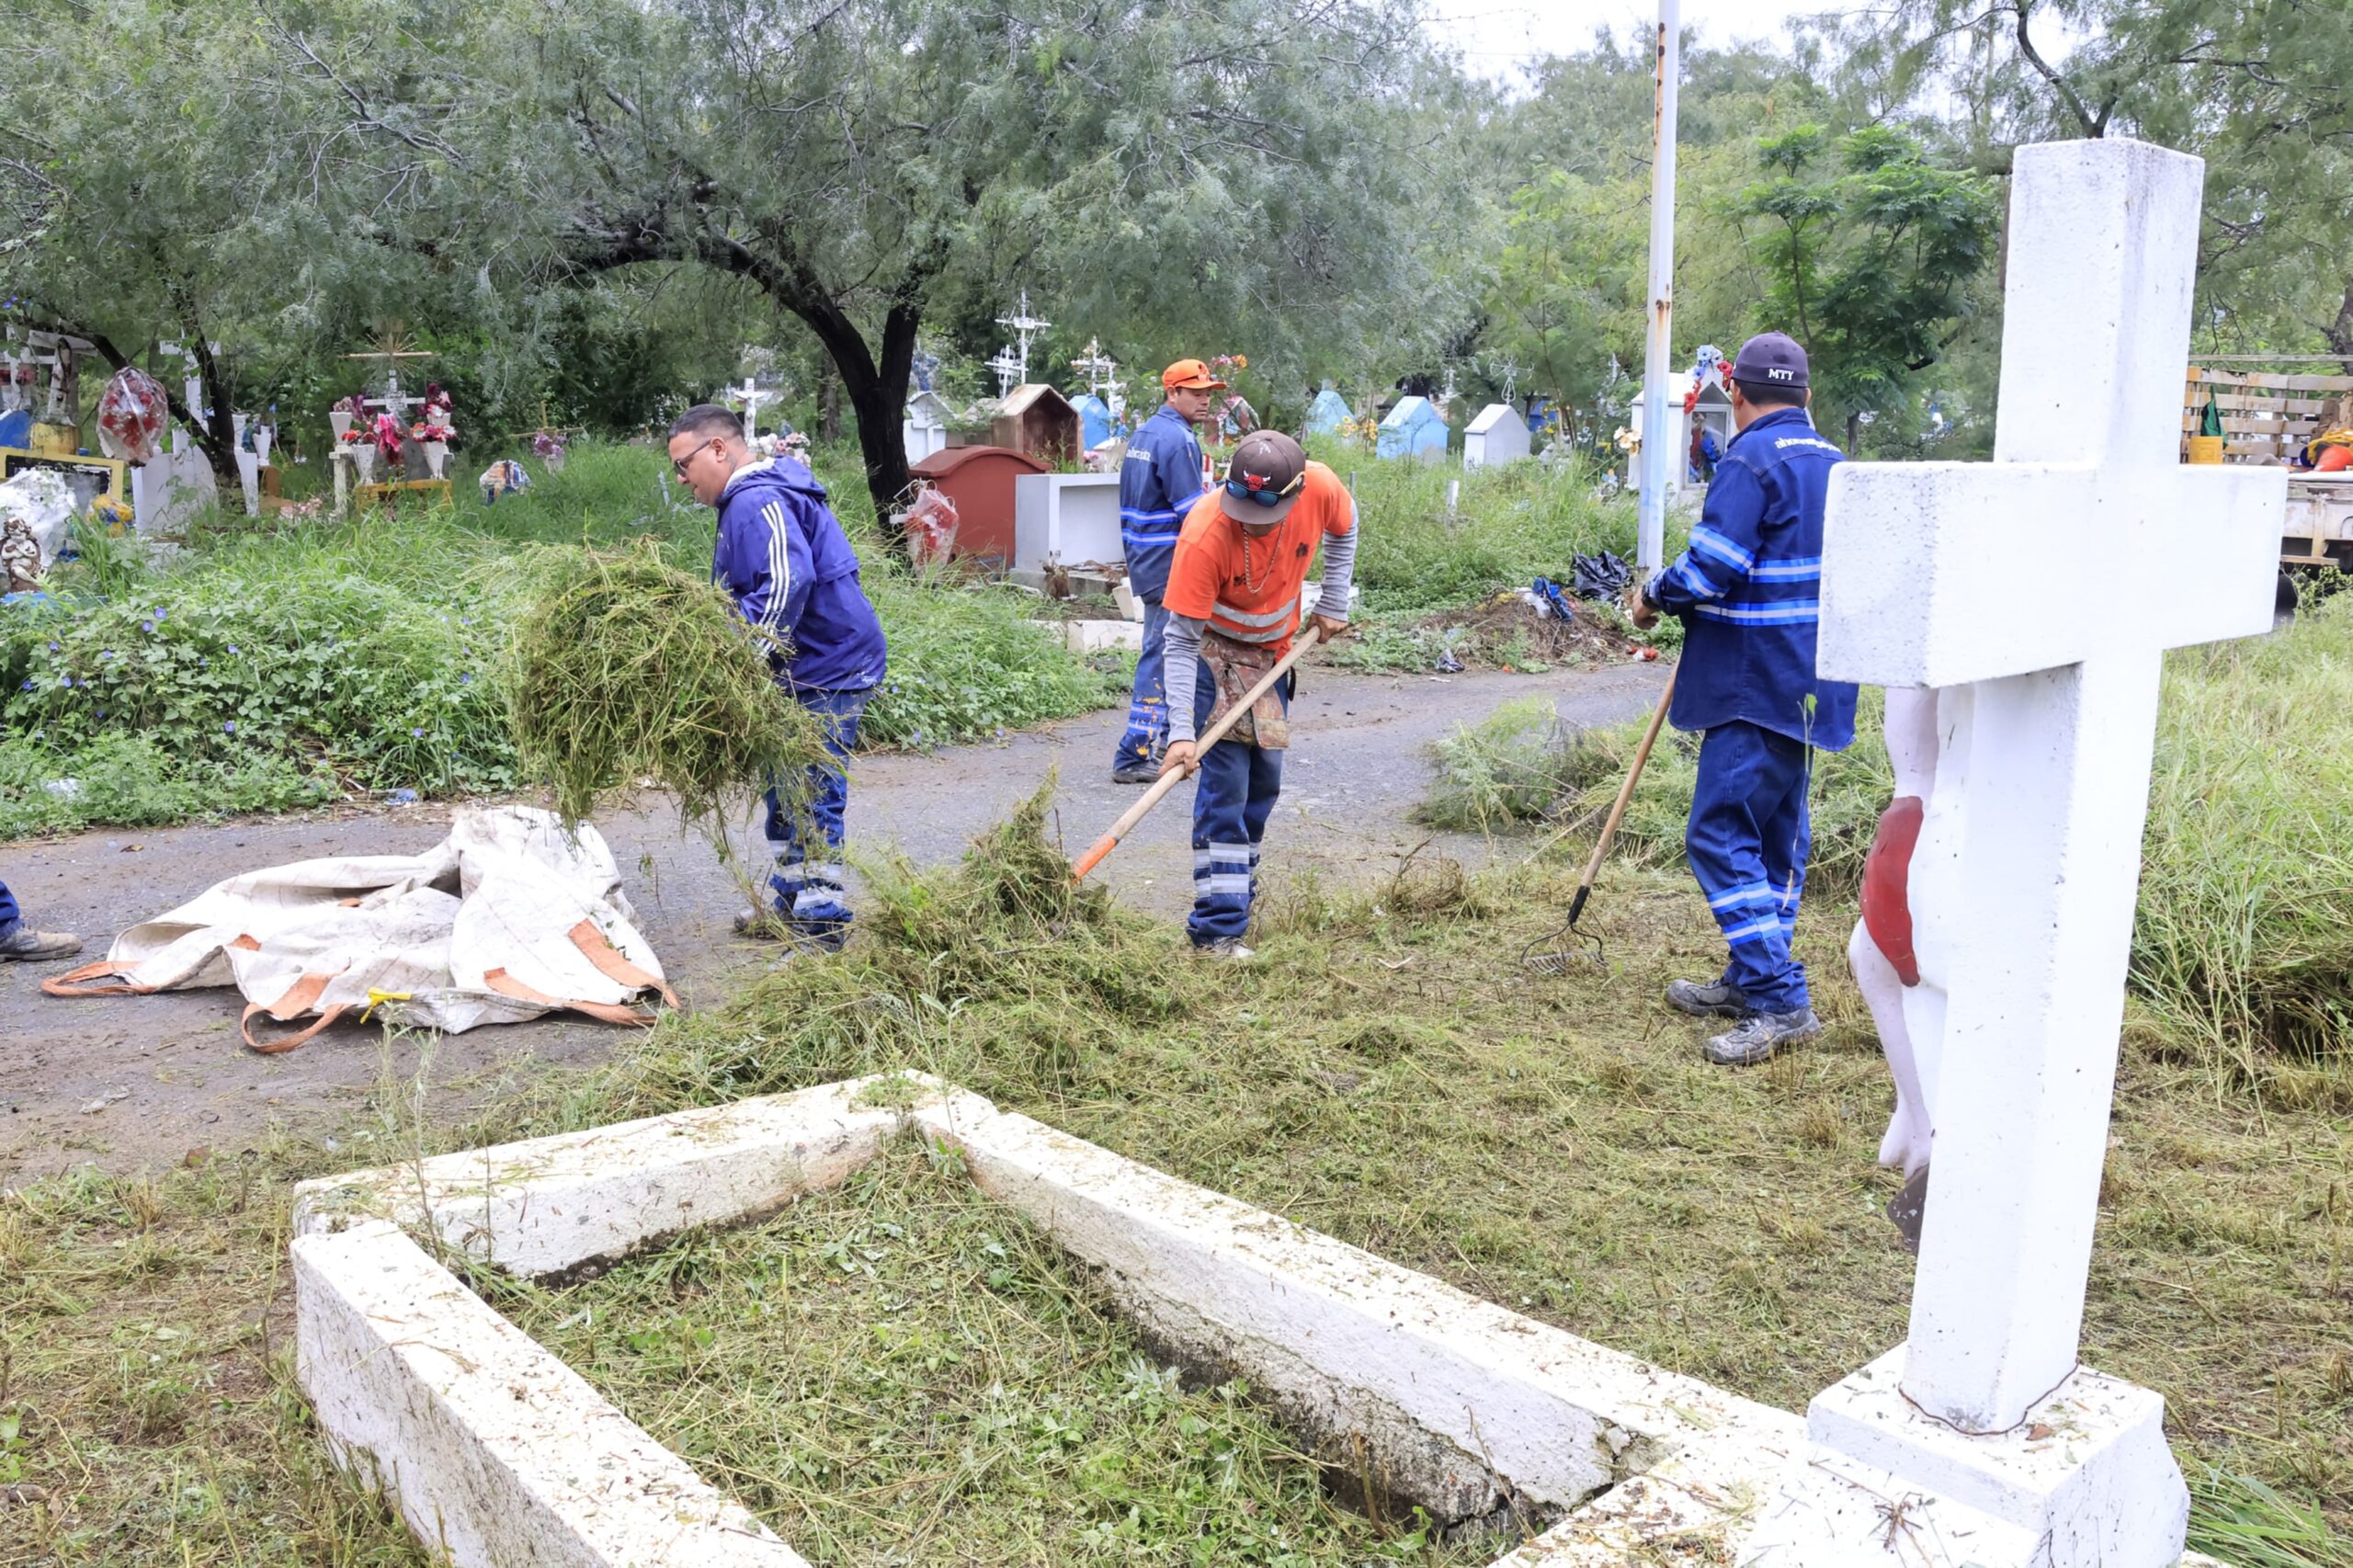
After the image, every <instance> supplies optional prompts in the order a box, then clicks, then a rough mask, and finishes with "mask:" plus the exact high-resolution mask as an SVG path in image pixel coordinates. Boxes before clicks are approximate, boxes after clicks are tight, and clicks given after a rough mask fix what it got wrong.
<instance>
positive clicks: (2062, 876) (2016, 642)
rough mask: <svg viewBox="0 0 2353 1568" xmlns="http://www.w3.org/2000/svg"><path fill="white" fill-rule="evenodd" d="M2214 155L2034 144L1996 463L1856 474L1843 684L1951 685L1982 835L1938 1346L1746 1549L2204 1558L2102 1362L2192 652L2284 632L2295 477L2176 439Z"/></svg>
mask: <svg viewBox="0 0 2353 1568" xmlns="http://www.w3.org/2000/svg"><path fill="white" fill-rule="evenodd" d="M2203 173H2204V165H2203V164H2202V163H2201V162H2200V160H2199V159H2196V158H2191V157H2186V156H2184V155H2182V154H2180V153H2171V152H2167V151H2165V149H2163V148H2159V147H2153V146H2150V145H2148V144H2146V143H2143V142H2130V141H2123V140H2118V139H2110V140H2106V141H2097V142H2057V143H2050V144H2044V145H2040V146H2032V147H2025V148H2021V149H2019V151H2018V158H2017V163H2016V165H2015V171H2014V175H2013V178H2012V188H2011V222H2010V234H2009V258H2008V284H2007V287H2006V295H2005V315H2004V318H2003V346H2002V347H2003V351H2002V371H2001V405H2000V406H2001V415H2000V421H1999V425H1998V426H1997V428H1996V433H1995V452H1994V461H1992V462H1991V463H1902V464H1894V463H1846V464H1842V465H1840V466H1839V467H1838V468H1837V469H1836V471H1834V472H1833V475H1832V478H1831V482H1830V494H1829V509H1828V526H1827V530H1826V534H1825V542H1824V568H1823V582H1822V637H1821V648H1820V654H1819V666H1818V667H1819V669H1820V671H1821V673H1822V675H1824V676H1826V677H1829V678H1833V679H1838V680H1854V681H1869V682H1874V683H1879V684H1884V685H1888V686H1893V687H1933V688H1937V689H1938V702H1939V709H1940V711H1941V712H1942V713H1943V714H1945V715H1947V721H1948V722H1947V731H1948V733H1946V734H1945V736H1944V738H1943V743H1942V751H1941V753H1940V756H1939V758H1938V767H1937V782H1936V791H1937V794H1938V796H1939V797H1940V798H1941V797H1944V796H1946V794H1947V792H1948V790H1950V791H1951V799H1952V801H1953V802H1954V804H1956V805H1957V806H1958V808H1959V813H1960V818H1961V826H1960V830H1959V831H1957V832H1953V833H1950V834H1949V835H1946V837H1945V838H1944V839H1943V841H1942V842H1941V845H1940V846H1930V845H1929V844H1928V843H1927V841H1926V839H1925V838H1924V842H1923V845H1922V851H1925V852H1927V853H1928V854H1929V857H1930V863H1929V864H1927V865H1926V866H1925V867H1924V866H1923V863H1922V861H1921V858H1920V852H1915V859H1914V865H1915V873H1914V874H1915V878H1916V877H1918V876H1919V875H1921V874H1922V873H1923V871H1924V870H1925V872H1926V873H1927V875H1928V876H1930V877H1931V878H1932V879H1935V880H1937V881H1938V887H1939V892H1940V895H1941V896H1942V897H1943V898H1944V899H1945V900H1947V901H1948V903H1947V906H1946V909H1945V912H1944V913H1943V914H1942V915H1940V916H1939V919H1940V921H1941V922H1942V924H1943V925H1944V926H1945V927H1946V928H1947V929H1948V930H1949V932H1951V933H1953V936H1952V938H1951V942H1950V950H1949V955H1948V957H1947V959H1946V960H1945V967H1946V969H1947V971H1948V972H1947V973H1946V974H1945V976H1944V982H1945V990H1946V993H1947V1001H1946V1006H1945V1007H1944V1009H1943V1016H1942V1018H1941V1020H1940V1023H1941V1029H1940V1034H1941V1039H1940V1040H1939V1041H1938V1044H1939V1046H1940V1048H1941V1049H1940V1052H1939V1054H1940V1058H1941V1061H1940V1067H1939V1071H1938V1084H1937V1085H1936V1087H1935V1090H1934V1091H1933V1094H1934V1104H1935V1109H1936V1123H1935V1130H1934V1158H1933V1160H1932V1161H1931V1163H1930V1166H1929V1171H1930V1175H1929V1178H1928V1182H1929V1185H1928V1200H1927V1221H1926V1228H1925V1231H1924V1233H1923V1235H1922V1238H1921V1244H1920V1263H1919V1268H1918V1272H1917V1275H1916V1277H1915V1282H1914V1288H1913V1300H1912V1322H1911V1332H1910V1335H1909V1337H1908V1339H1907V1340H1906V1342H1905V1343H1904V1345H1903V1346H1898V1347H1897V1348H1896V1349H1895V1350H1893V1351H1891V1352H1889V1353H1888V1355H1886V1356H1885V1357H1883V1358H1881V1360H1880V1361H1878V1362H1876V1363H1874V1364H1873V1365H1872V1366H1871V1367H1870V1368H1867V1369H1864V1370H1863V1371H1861V1372H1859V1373H1857V1374H1855V1375H1854V1376H1853V1377H1850V1378H1848V1379H1847V1380H1846V1381H1842V1382H1840V1383H1839V1384H1838V1385H1837V1386H1836V1387H1834V1388H1832V1389H1829V1390H1827V1391H1825V1392H1823V1393H1822V1394H1820V1395H1819V1396H1817V1397H1816V1398H1815V1400H1814V1401H1813V1405H1812V1407H1811V1408H1810V1410H1809V1411H1808V1418H1807V1422H1808V1433H1809V1436H1810V1437H1811V1438H1812V1439H1813V1453H1812V1455H1811V1456H1807V1457H1806V1459H1805V1460H1804V1462H1801V1463H1799V1464H1797V1465H1795V1466H1793V1467H1792V1470H1791V1471H1790V1481H1789V1482H1788V1483H1787V1484H1786V1485H1785V1486H1784V1488H1783V1490H1782V1492H1781V1494H1779V1497H1778V1498H1777V1499H1776V1500H1775V1501H1774V1503H1773V1504H1772V1505H1771V1506H1768V1508H1767V1509H1766V1510H1765V1512H1764V1515H1763V1517H1762V1518H1761V1519H1760V1523H1759V1527H1758V1530H1757V1534H1756V1539H1755V1540H1754V1541H1753V1542H1752V1547H1753V1548H1756V1549H1758V1550H1753V1551H1752V1552H1751V1553H1750V1555H1749V1556H1748V1557H1746V1558H1745V1559H1744V1560H1745V1561H1753V1562H1775V1563H1779V1562H1790V1563H1798V1562H1805V1563H1813V1562H1840V1563H1846V1562H1896V1561H1899V1560H1900V1561H1904V1562H1918V1561H1924V1560H1925V1561H1936V1562H1943V1561H1947V1560H1948V1558H1947V1557H1941V1556H1935V1555H1933V1554H1931V1553H1929V1552H1927V1551H1924V1550H1922V1549H1921V1546H1920V1542H1921V1541H1922V1540H1927V1539H1930V1538H1936V1539H1940V1540H1943V1541H1944V1542H1945V1543H1946V1545H1945V1546H1944V1547H1943V1548H1940V1549H1939V1550H1942V1551H1948V1552H1949V1553H1951V1554H1952V1555H1950V1556H1949V1561H1952V1562H1979V1563H1982V1564H1983V1565H1984V1568H2013V1565H2014V1564H2023V1563H2027V1562H2032V1563H2034V1564H2037V1565H2038V1568H2091V1565H2092V1564H2095V1563H2097V1564H2099V1565H2101V1568H2162V1565H2165V1564H2170V1563H2172V1562H2175V1561H2177V1558H2178V1557H2179V1556H2180V1553H2181V1548H2182V1535H2183V1528H2184V1525H2185V1522H2186V1520H2187V1517H2188V1495H2187V1494H2186V1492H2185V1490H2184V1488H2183V1485H2182V1481H2181V1476H2180V1472H2179V1471H2178V1470H2177V1468H2176V1466H2175V1464H2174V1460H2173V1457H2172V1454H2171V1453H2170V1451H2169V1450H2168V1449H2167V1448H2166V1446H2165V1433H2164V1428H2163V1417H2164V1403H2165V1402H2164V1400H2163V1398H2162V1397H2161V1396H2159V1395H2157V1394H2155V1393H2153V1392H2149V1391H2147V1390H2144V1389H2138V1388H2134V1387H2132V1386H2131V1384H2128V1383H2123V1382H2120V1381H2117V1380H2115V1379H2112V1378H2108V1377H2104V1376H2102V1375H2101V1374H2099V1373H2097V1372H2095V1371H2093V1370H2091V1369H2088V1368H2084V1367H2081V1366H2079V1365H2078V1363H2077V1361H2076V1351H2077V1346H2078V1340H2079V1337H2080V1330H2081V1327H2082V1322H2083V1308H2084V1288H2085V1280H2086V1275H2087V1273H2088V1270H2089V1267H2090V1260H2091V1246H2092V1227H2093V1221H2094V1219H2095V1217H2096V1215H2097V1208H2098V1201H2099V1181H2100V1167H2101V1164H2102V1161H2103V1158H2104V1156H2105V1154H2106V1153H2107V1146H2108V1139H2109V1100H2110V1097H2111V1093H2112V1090H2113V1087H2114V1081H2115V1071H2116V1053H2117V1040H2118V1033H2119V1028H2120V1022H2121V1018H2122V1012H2123V998H2124V979H2125V966H2126V960H2127V958H2128V956H2129V949H2130V947H2131V933H2132V913H2133V899H2134V892H2135V887H2136V884H2137V882H2138V880H2139V875H2140V852H2141V835H2142V824H2143V817H2144V815H2145V813H2146V811H2147V802H2148V792H2149V764H2150V756H2151V752H2152V748H2153V745H2154V735H2155V724H2156V710H2157V693H2158V679H2159V675H2160V671H2161V665H2162V658H2163V654H2164V651H2165V649H2167V648H2172V647H2180V646H2184V645H2187V644H2190V643H2197V642H2212V641H2216V640H2219V639H2222V638H2231V637H2248V636H2255V635H2257V634H2259V633H2262V632H2264V631H2269V630H2270V627H2271V608H2272V597H2273V591H2274V583H2275V574H2276V572H2277V565H2276V562H2275V557H2276V554H2277V551H2278V550H2279V542H2278V536H2279V517H2280V513H2281V508H2282V506H2284V503H2285V498H2286V475H2285V474H2284V472H2281V471H2279V470H2264V469H2251V468H2227V467H2195V468H2193V467H2187V466H2184V465H2183V464H2181V463H2180V462H2179V460H2178V458H2177V443H2178V440H2179V437H2180V410H2179V408H2178V407H2177V396H2176V393H2175V390H2174V389H2175V383H2177V381H2179V380H2180V374H2181V372H2180V367H2181V365H2182V364H2183V362H2184V361H2185V359H2186V358H2188V347H2189V307H2190V296H2191V285H2192V281H2193V276H2194V268H2195V263H2196V253H2197V241H2198V222H2199V204H2200V183H2201V181H2202V179H2203ZM2184 562H2195V563H2196V567H2195V570H2185V569H2184V564H2183V563H2184ZM2052 583H2073V584H2095V585H2097V591H2096V592H2094V593H2092V594H2090V595H2088V596H2075V597H2069V598H2068V599H2067V600H2066V601H2065V602H2064V603H2059V602H2057V601H2054V600H2053V599H2052V597H2051V596H2050V595H2049V594H2048V593H2046V592H2042V591H2040V590H2038V589H2037V588H2036V587H2035V586H2034V585H2037V584H2042V585H2048V584H2052ZM1939 858H1941V863H1939ZM1923 976H1924V980H1925V979H1926V976H1927V963H1926V961H1925V960H1924V963H1923ZM1906 1011H1907V1016H1908V1015H1909V1013H1910V1011H1911V1009H1910V1008H1909V1006H1908V1005H1907V1008H1906ZM2128 1135H2129V1134H2128ZM1891 1486H1893V1487H1894V1488H1895V1489H1896V1490H1897V1491H1904V1490H1905V1489H1912V1490H1924V1492H1925V1496H1924V1498H1923V1501H1922V1504H1921V1506H1920V1507H1919V1508H1918V1509H1915V1510H1911V1511H1909V1512H1908V1513H1907V1515H1906V1518H1907V1520H1908V1524H1907V1528H1904V1529H1903V1530H1898V1529H1896V1528H1893V1527H1891V1526H1890V1524H1889V1522H1888V1519H1887V1517H1886V1514H1885V1508H1884V1506H1875V1505H1874V1504H1873V1503H1872V1502H1871V1501H1870V1499H1871V1498H1872V1497H1877V1498H1879V1499H1881V1505H1883V1504H1884V1502H1885V1500H1886V1499H1887V1498H1888V1497H1889V1496H1890V1495H1891V1493H1890V1491H1889V1488H1890V1487H1891ZM1875 1508H1876V1512H1875ZM1939 1509H1941V1510H1942V1512H1941V1513H1939V1512H1938V1510H1939ZM1964 1524H1965V1525H1966V1526H1967V1528H1969V1529H1970V1530H1971V1531H1972V1536H1971V1539H1970V1540H1969V1541H1968V1543H1967V1545H1966V1547H1965V1548H1964V1547H1962V1546H1960V1545H1956V1544H1953V1543H1954V1541H1955V1535H1954V1531H1955V1529H1957V1528H1960V1527H1961V1526H1962V1525H1964ZM1939 1531H1941V1532H1942V1533H1941V1535H1939V1534H1938V1532H1939ZM1880 1540H1883V1541H1884V1546H1883V1547H1873V1546H1872V1545H1871V1542H1873V1541H1880ZM1763 1548H1770V1549H1771V1550H1772V1551H1776V1552H1780V1553H1781V1554H1780V1555H1771V1554H1769V1553H1766V1552H1764V1551H1762V1550H1761V1549H1763ZM1907 1549H1908V1550H1909V1552H1910V1555H1905V1554H1904V1553H1905V1551H1906V1550H1907Z"/></svg>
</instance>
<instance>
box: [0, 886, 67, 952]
mask: <svg viewBox="0 0 2353 1568" xmlns="http://www.w3.org/2000/svg"><path fill="white" fill-rule="evenodd" d="M20 916H21V912H20V911H19V910H18V909H17V895H16V894H15V893H12V892H9V891H8V884H7V883H6V882H0V960H15V961H17V962H18V963H42V962H46V961H47V960H51V959H70V958H72V957H73V956H74V954H75V953H78V952H80V951H81V950H82V938H81V937H69V936H64V935H62V934H60V933H58V932H55V931H36V930H34V929H33V928H32V927H31V926H28V925H26V924H25V922H24V920H23V919H22V918H21V917H20Z"/></svg>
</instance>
